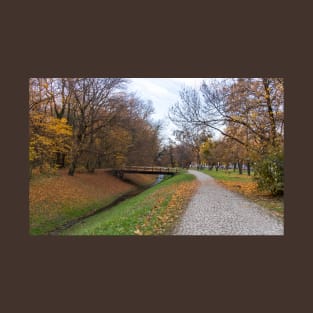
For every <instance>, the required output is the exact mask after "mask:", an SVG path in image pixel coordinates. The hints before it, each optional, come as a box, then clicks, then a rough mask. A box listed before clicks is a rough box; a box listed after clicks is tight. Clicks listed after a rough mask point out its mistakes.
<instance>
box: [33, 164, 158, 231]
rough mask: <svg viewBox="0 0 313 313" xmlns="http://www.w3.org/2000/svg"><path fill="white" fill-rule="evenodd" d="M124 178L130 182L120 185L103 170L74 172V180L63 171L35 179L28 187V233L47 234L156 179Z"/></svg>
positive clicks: (130, 176) (150, 177) (146, 176)
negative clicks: (89, 172)
mask: <svg viewBox="0 0 313 313" xmlns="http://www.w3.org/2000/svg"><path fill="white" fill-rule="evenodd" d="M125 176H126V175H125ZM126 178H127V179H128V180H129V182H123V181H121V180H120V179H118V178H116V177H113V176H111V175H110V174H108V173H106V172H105V171H103V170H98V171H96V172H95V173H94V174H87V173H77V174H75V176H73V177H72V176H68V175H67V172H66V171H62V170H61V171H58V172H57V174H56V175H53V176H50V177H48V176H42V175H41V176H34V177H33V178H32V179H31V181H30V184H29V224H30V234H32V235H40V234H46V233H48V232H50V231H53V230H54V229H56V228H57V227H60V226H61V225H63V224H65V223H67V222H69V221H71V220H74V219H76V218H79V217H81V216H83V215H85V214H90V213H91V212H93V211H95V210H97V209H100V208H102V207H104V206H107V205H109V204H110V203H112V202H113V201H114V200H115V199H117V198H118V197H120V196H121V195H123V194H125V193H128V192H131V191H133V190H136V186H135V185H134V184H137V185H139V186H144V185H149V184H151V183H153V182H154V180H155V179H156V176H154V175H140V174H132V175H127V177H126ZM131 181H132V182H133V183H134V184H132V183H130V182H131Z"/></svg>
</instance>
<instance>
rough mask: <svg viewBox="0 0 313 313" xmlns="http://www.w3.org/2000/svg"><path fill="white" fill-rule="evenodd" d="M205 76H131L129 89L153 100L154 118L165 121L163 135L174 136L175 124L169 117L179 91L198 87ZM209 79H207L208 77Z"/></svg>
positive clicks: (177, 99)
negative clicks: (184, 88)
mask: <svg viewBox="0 0 313 313" xmlns="http://www.w3.org/2000/svg"><path fill="white" fill-rule="evenodd" d="M203 80H205V78H130V79H129V82H130V83H129V84H128V90H129V91H131V92H135V93H136V95H137V96H138V97H140V98H141V99H142V100H145V101H147V100H151V101H152V103H153V107H154V109H155V113H154V114H153V115H152V118H153V119H154V120H162V121H163V122H164V123H165V129H164V131H163V135H164V136H165V137H166V136H170V137H172V136H171V135H172V132H173V130H174V129H175V126H174V125H173V124H172V123H171V121H170V120H169V118H168V111H169V108H170V107H171V106H172V105H173V104H175V103H176V102H178V101H179V91H180V90H181V89H182V88H183V87H184V86H185V87H193V88H196V89H198V88H199V87H200V85H201V83H202V82H203ZM206 80H207V79H206Z"/></svg>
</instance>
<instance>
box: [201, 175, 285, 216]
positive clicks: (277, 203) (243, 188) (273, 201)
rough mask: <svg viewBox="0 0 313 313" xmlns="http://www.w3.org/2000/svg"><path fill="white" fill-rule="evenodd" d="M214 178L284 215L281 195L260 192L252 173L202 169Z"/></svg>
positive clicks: (275, 212) (230, 188) (277, 213)
mask: <svg viewBox="0 0 313 313" xmlns="http://www.w3.org/2000/svg"><path fill="white" fill-rule="evenodd" d="M202 172H203V173H205V174H208V175H210V176H212V177H213V178H215V179H216V181H217V182H219V183H220V184H222V185H223V186H224V187H226V188H227V189H229V190H231V191H235V192H238V193H240V194H242V195H244V196H245V197H247V198H249V199H250V200H252V201H254V202H255V203H257V204H259V205H261V206H263V207H265V208H267V209H269V210H270V211H271V212H272V213H273V214H275V215H277V216H280V217H283V216H284V203H283V198H282V197H273V196H272V195H270V193H268V192H262V191H259V190H258V189H257V184H256V182H255V181H254V180H253V173H252V175H251V176H248V175H247V173H245V172H244V173H243V174H241V175H240V174H239V173H238V172H234V171H232V170H229V171H225V170H219V171H215V170H211V171H210V170H207V169H204V170H202Z"/></svg>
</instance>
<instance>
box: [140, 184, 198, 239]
mask: <svg viewBox="0 0 313 313" xmlns="http://www.w3.org/2000/svg"><path fill="white" fill-rule="evenodd" d="M197 185H198V182H197V181H192V182H183V183H180V184H178V185H174V186H167V187H164V188H162V189H160V190H159V191H158V192H156V193H155V194H153V195H151V197H150V199H149V201H151V200H152V199H153V203H154V205H153V206H152V208H151V209H150V211H149V214H147V215H146V217H145V218H144V220H143V223H142V224H141V225H137V227H136V230H135V231H134V234H137V235H161V234H164V233H166V232H167V231H169V230H170V229H171V227H172V226H173V224H174V222H175V221H176V219H177V218H178V217H179V216H180V215H181V212H182V210H183V208H184V207H185V205H186V204H187V202H188V200H189V199H190V197H191V195H192V194H193V192H194V191H195V189H196V187H197Z"/></svg>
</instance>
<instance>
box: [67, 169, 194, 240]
mask: <svg viewBox="0 0 313 313" xmlns="http://www.w3.org/2000/svg"><path fill="white" fill-rule="evenodd" d="M196 186H197V183H196V180H195V177H194V176H193V175H190V174H186V173H182V174H179V175H176V176H174V177H173V178H169V179H166V180H164V181H163V182H161V183H159V184H157V185H155V186H154V187H152V188H149V189H147V190H146V191H144V192H143V193H141V194H139V195H137V196H136V197H133V198H131V199H128V200H126V201H124V202H122V203H120V204H119V205H117V206H115V207H114V208H112V209H109V210H107V211H104V212H101V213H99V214H97V215H94V216H92V217H89V218H88V219H85V220H84V221H82V222H81V223H79V224H76V225H74V226H73V227H71V228H69V229H67V230H65V231H63V232H62V235H161V234H167V233H169V232H170V231H171V229H172V227H173V225H174V224H175V221H176V220H177V218H178V217H179V216H180V215H181V213H182V211H183V208H184V205H185V204H186V203H187V201H188V199H189V198H190V196H191V194H192V193H193V191H194V190H195V188H196Z"/></svg>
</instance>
